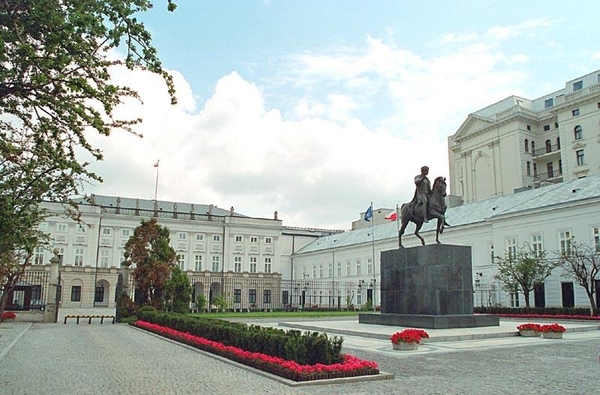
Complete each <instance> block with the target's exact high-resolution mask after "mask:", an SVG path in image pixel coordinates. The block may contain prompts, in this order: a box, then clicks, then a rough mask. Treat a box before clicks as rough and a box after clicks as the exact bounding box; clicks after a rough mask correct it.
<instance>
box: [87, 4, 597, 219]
mask: <svg viewBox="0 0 600 395" xmlns="http://www.w3.org/2000/svg"><path fill="white" fill-rule="evenodd" d="M154 3H155V7H154V9H152V10H151V11H149V12H148V13H146V14H143V15H139V19H140V20H142V21H144V24H145V25H146V27H147V29H148V30H149V31H150V32H151V34H152V37H153V42H154V45H155V47H156V48H157V50H158V54H159V56H160V57H161V59H162V62H163V67H164V68H165V69H166V70H168V71H169V72H170V73H171V74H172V75H173V77H174V79H175V83H176V88H177V97H178V100H179V102H178V104H177V105H175V106H172V105H171V104H170V100H169V98H168V95H167V92H166V88H165V85H164V82H163V81H162V80H161V78H160V77H157V76H156V75H153V74H151V73H149V72H146V71H143V70H135V71H129V70H124V69H114V70H112V72H111V76H112V78H113V81H114V82H116V83H118V84H122V85H127V86H130V87H132V88H134V89H136V90H137V91H138V92H139V93H140V95H141V98H142V101H143V104H142V103H139V102H133V101H128V102H125V103H124V104H123V105H122V106H121V107H120V108H119V109H118V114H119V115H121V116H126V117H138V116H139V117H141V118H142V119H143V122H142V124H140V125H138V126H136V129H135V131H136V132H137V133H139V134H140V135H143V137H138V136H135V135H132V134H129V133H127V132H124V131H115V132H114V133H112V134H111V135H110V136H109V137H100V136H96V135H90V136H89V139H90V141H91V142H92V144H94V145H95V146H97V147H100V148H101V149H103V150H104V160H103V161H102V162H98V163H94V164H92V165H91V169H92V170H93V171H95V172H97V173H98V174H99V175H100V176H101V177H102V178H103V179H104V181H103V183H101V184H99V183H96V184H91V185H86V187H85V190H84V191H85V193H87V194H90V193H95V194H103V195H112V196H122V197H133V198H136V197H137V198H142V199H153V198H154V196H155V193H156V195H157V198H158V199H159V200H166V201H174V202H186V203H197V204H214V205H217V206H218V207H221V208H224V209H227V210H228V209H230V207H232V206H233V207H234V209H235V211H236V212H238V213H240V214H244V215H248V216H252V217H260V218H272V217H273V213H274V212H275V211H277V212H278V217H279V219H281V220H282V221H283V225H285V226H298V227H311V228H326V229H350V228H351V223H352V221H355V220H358V219H360V213H361V212H364V211H365V210H366V209H367V208H368V207H369V206H370V204H371V202H372V203H373V207H374V208H375V209H378V208H390V209H393V208H394V207H395V206H396V204H399V205H400V204H402V203H404V202H407V201H409V200H410V199H411V198H412V195H413V192H414V184H413V178H414V176H416V175H417V174H419V172H420V168H421V166H423V165H427V166H429V168H430V173H429V175H430V178H431V179H433V178H435V177H437V176H445V177H448V176H449V172H448V153H447V150H448V149H447V141H448V137H450V136H451V135H452V134H454V133H455V132H456V131H457V130H458V128H459V127H460V126H461V124H462V123H463V122H464V121H465V120H466V118H467V116H468V115H469V114H470V113H473V112H475V111H477V110H479V109H481V108H484V107H487V106H488V105H491V104H493V103H495V102H498V101H500V100H502V99H504V98H506V97H508V96H511V95H519V96H523V97H525V98H528V99H535V98H538V97H540V96H543V95H545V94H548V93H551V92H554V91H557V90H560V89H563V88H564V85H565V82H566V81H568V80H572V79H575V78H577V77H579V76H582V75H584V74H588V73H590V72H593V71H595V70H598V69H600V46H599V44H598V37H600V23H599V22H598V15H597V12H593V11H594V10H597V8H598V6H597V3H596V1H588V0H584V1H579V2H577V3H576V4H577V6H573V4H574V3H571V2H563V1H547V0H546V1H537V0H528V1H512V0H505V1H483V0H482V1H455V0H443V1H442V0H439V1H422V0H421V1H412V0H402V1H396V0H390V1H377V0H373V1H369V2H367V1H355V0H303V1H284V0H237V1H233V0H229V1H227V0H223V1H207V0H178V1H177V4H178V8H177V10H176V11H175V12H173V13H170V12H168V11H166V3H167V2H166V0H164V1H163V0H155V1H154ZM163 3H164V4H163ZM115 56H119V54H115ZM157 160H160V164H159V166H158V168H157V167H154V164H155V163H156V162H157ZM157 176H158V177H157ZM157 179H158V183H157ZM450 193H452V191H450Z"/></svg>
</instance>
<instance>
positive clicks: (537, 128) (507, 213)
mask: <svg viewBox="0 0 600 395" xmlns="http://www.w3.org/2000/svg"><path fill="white" fill-rule="evenodd" d="M448 153H449V163H450V167H449V168H450V174H449V185H450V190H451V192H452V194H453V196H449V199H448V203H449V208H448V210H447V213H446V217H447V221H448V222H449V223H450V224H451V225H452V226H451V227H449V228H446V230H445V232H444V233H443V235H442V236H441V241H442V242H443V243H444V244H457V245H468V246H470V247H471V248H472V262H473V279H474V292H475V296H474V304H475V305H476V306H481V305H483V306H523V305H524V299H523V295H521V294H519V293H506V292H505V291H503V290H502V289H501V288H500V284H499V283H498V282H497V281H496V280H494V274H495V271H496V269H495V266H494V262H493V257H494V256H498V255H503V254H505V253H506V251H515V250H516V249H517V248H519V247H521V246H523V244H524V243H529V244H530V245H532V246H535V248H539V249H541V250H545V251H547V252H548V256H549V257H551V258H552V257H556V256H558V254H560V253H561V252H562V251H564V249H565V248H567V246H568V243H569V241H570V240H571V239H572V238H575V240H576V241H577V242H580V243H585V244H588V245H590V246H595V248H596V249H599V250H600V70H599V71H596V72H594V73H591V74H588V75H585V76H582V77H579V78H576V79H574V80H572V81H568V82H567V83H566V84H565V86H564V88H563V89H561V90H558V91H556V92H553V93H549V94H547V95H545V96H543V97H540V98H537V99H534V100H529V99H525V98H522V97H516V96H511V97H509V98H506V99H504V100H502V101H500V102H498V103H495V104H492V105H490V106H488V107H486V108H483V109H481V110H479V111H476V112H474V113H472V114H470V115H469V116H468V117H467V119H466V120H465V121H464V123H463V124H462V125H461V126H460V128H459V129H458V131H457V132H456V133H455V134H454V135H452V136H450V137H449V139H448ZM81 202H82V204H81V209H82V212H83V220H84V221H85V222H86V223H87V224H88V226H87V227H85V228H82V227H79V226H78V225H76V224H75V223H74V222H73V221H71V220H69V219H67V218H66V217H64V215H62V211H61V210H62V208H61V206H59V205H55V204H50V205H48V207H49V208H50V209H51V210H53V212H54V213H55V214H56V215H55V216H53V217H51V218H49V219H48V221H47V222H46V223H45V224H44V229H45V230H46V231H48V233H49V234H50V235H51V236H52V238H53V240H54V247H56V248H58V249H59V251H60V254H59V255H60V258H61V267H60V271H61V285H62V290H63V291H62V302H61V305H62V307H92V306H109V307H112V306H114V303H115V286H116V282H117V276H118V268H119V266H120V263H121V261H122V260H123V246H124V244H125V243H126V241H127V240H128V238H129V237H130V236H131V235H132V233H133V229H134V228H135V227H137V226H138V225H139V223H140V220H141V219H149V218H152V217H154V218H157V220H158V222H159V223H160V224H161V225H163V226H165V227H167V228H168V229H169V230H170V232H171V245H172V246H173V248H174V249H175V250H176V251H177V255H178V264H179V266H180V267H181V268H182V269H183V270H184V271H186V272H187V274H188V276H189V278H190V281H191V283H192V284H193V286H194V294H195V296H197V295H199V294H204V295H205V296H206V297H207V299H209V300H212V298H213V297H214V296H217V295H223V296H224V297H226V299H227V300H228V304H229V307H230V308H233V309H236V310H237V309H240V310H245V309H248V310H250V309H279V308H308V307H318V308H346V306H348V305H353V306H355V307H358V306H364V305H365V304H367V301H368V300H370V301H371V302H372V304H373V305H374V306H376V305H378V304H379V301H380V297H379V283H380V277H379V276H380V271H379V256H380V252H381V251H385V250H390V249H395V248H398V223H397V222H390V221H385V220H384V219H383V217H384V216H385V214H387V213H389V212H390V211H391V210H392V209H379V210H375V212H374V217H373V225H370V224H367V223H364V221H363V220H359V221H355V223H353V226H352V230H350V231H345V232H342V231H331V230H323V229H307V228H294V227H288V226H284V225H283V224H282V221H281V220H279V219H278V218H277V213H275V214H274V216H273V217H272V218H252V217H247V216H244V215H242V214H239V213H237V212H235V211H234V210H233V208H232V209H231V210H223V209H221V208H218V207H214V206H210V205H203V204H196V205H192V204H187V203H175V202H162V201H157V202H155V201H151V200H143V199H135V198H123V197H121V198H119V197H111V196H94V195H92V196H90V197H88V198H87V199H86V200H83V199H82V200H81ZM413 226H414V225H412V224H411V225H409V227H408V228H407V232H406V234H405V235H404V237H403V244H404V245H405V246H407V247H411V246H416V245H417V244H418V243H417V242H418V240H417V239H416V237H415V236H414V235H413V234H412V231H413ZM434 226H435V224H434V221H431V222H430V223H429V224H425V225H424V227H423V229H422V231H421V233H422V235H423V236H424V237H425V240H426V242H427V244H432V243H435V230H434ZM50 258H51V253H50V252H49V251H47V250H45V249H43V248H40V249H39V250H38V251H37V253H36V256H35V260H34V261H35V262H34V265H32V268H31V271H32V272H34V271H48V270H49V260H50ZM28 278H29V280H27V278H26V279H25V281H29V282H30V284H31V285H32V286H33V295H32V296H30V297H28V298H30V299H31V300H33V301H35V300H39V299H41V300H44V299H45V298H46V295H45V294H44V289H43V288H44V287H43V285H39V284H38V285H36V284H35V280H34V277H28ZM597 281H598V282H599V283H600V279H599V280H597ZM21 297H22V295H19V294H15V299H19V298H21ZM596 298H597V299H598V295H596ZM532 301H533V303H534V304H535V306H540V307H542V306H545V307H560V306H564V307H570V306H576V307H589V301H588V299H587V296H586V295H585V292H584V290H583V288H581V287H580V286H579V285H577V283H575V282H574V280H573V279H571V278H568V277H566V276H564V275H563V273H562V272H561V269H556V270H555V272H554V273H553V274H552V275H551V276H550V277H549V278H548V279H547V280H546V282H545V284H543V286H540V287H538V288H537V289H536V290H535V292H534V297H533V299H532Z"/></svg>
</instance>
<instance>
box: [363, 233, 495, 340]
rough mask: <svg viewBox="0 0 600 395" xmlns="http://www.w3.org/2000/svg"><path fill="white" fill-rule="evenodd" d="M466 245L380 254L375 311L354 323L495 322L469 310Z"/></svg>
mask: <svg viewBox="0 0 600 395" xmlns="http://www.w3.org/2000/svg"><path fill="white" fill-rule="evenodd" d="M472 273H473V272H472V263H471V247H466V246H456V245H444V244H434V245H427V246H419V247H412V248H400V249H398V250H391V251H383V252H382V253H381V314H359V316H358V322H359V323H364V324H378V325H391V326H411V327H418V328H431V329H444V328H468V327H478V326H498V325H499V319H498V317H496V316H489V315H474V314H473V274H472Z"/></svg>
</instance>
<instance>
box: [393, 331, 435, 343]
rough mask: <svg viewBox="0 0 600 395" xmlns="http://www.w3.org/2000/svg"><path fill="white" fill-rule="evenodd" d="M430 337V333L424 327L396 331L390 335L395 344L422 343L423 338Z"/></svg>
mask: <svg viewBox="0 0 600 395" xmlns="http://www.w3.org/2000/svg"><path fill="white" fill-rule="evenodd" d="M423 338H425V339H429V333H427V332H425V331H424V330H423V329H405V330H403V331H402V332H396V333H394V334H393V335H392V337H390V340H391V341H392V343H393V344H398V343H400V342H402V343H417V344H419V343H421V339H423Z"/></svg>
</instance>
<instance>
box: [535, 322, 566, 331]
mask: <svg viewBox="0 0 600 395" xmlns="http://www.w3.org/2000/svg"><path fill="white" fill-rule="evenodd" d="M566 331H567V328H565V327H564V326H562V325H559V324H549V325H542V326H541V327H540V332H544V333H546V332H557V333H564V332H566Z"/></svg>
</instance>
